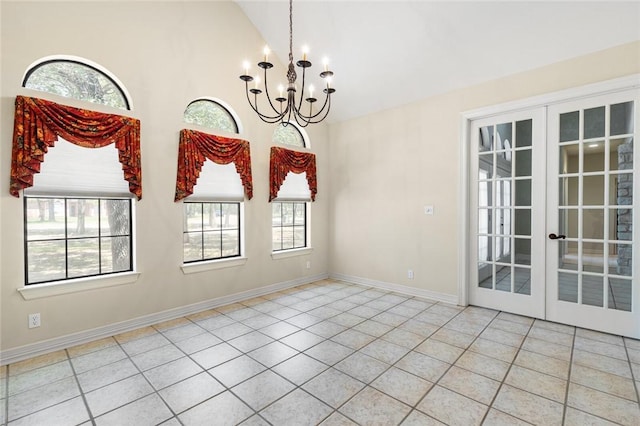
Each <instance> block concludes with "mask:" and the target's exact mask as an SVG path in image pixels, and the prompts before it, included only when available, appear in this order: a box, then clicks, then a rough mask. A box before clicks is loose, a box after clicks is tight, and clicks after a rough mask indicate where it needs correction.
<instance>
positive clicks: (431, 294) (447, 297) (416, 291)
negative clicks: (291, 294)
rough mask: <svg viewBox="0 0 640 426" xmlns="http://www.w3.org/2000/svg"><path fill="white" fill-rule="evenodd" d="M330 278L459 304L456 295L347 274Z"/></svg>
mask: <svg viewBox="0 0 640 426" xmlns="http://www.w3.org/2000/svg"><path fill="white" fill-rule="evenodd" d="M329 278H331V279H334V280H340V281H346V282H350V283H353V284H360V285H365V286H368V287H375V288H379V289H382V290H387V291H394V292H396V293H401V294H406V295H409V296H416V297H423V298H425V299H431V300H434V301H436V302H443V303H449V304H451V305H457V304H458V296H457V295H455V294H446V293H439V292H436V291H430V290H423V289H420V288H415V287H409V286H406V285H400V284H393V283H387V282H384V281H377V280H372V279H369V278H362V277H356V276H353V275H345V274H336V273H333V274H329Z"/></svg>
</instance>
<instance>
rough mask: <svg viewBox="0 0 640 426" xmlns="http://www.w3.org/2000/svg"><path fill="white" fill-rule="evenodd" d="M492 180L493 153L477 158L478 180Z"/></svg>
mask: <svg viewBox="0 0 640 426" xmlns="http://www.w3.org/2000/svg"><path fill="white" fill-rule="evenodd" d="M491 178H493V153H492V152H490V153H488V154H483V155H479V156H478V179H491Z"/></svg>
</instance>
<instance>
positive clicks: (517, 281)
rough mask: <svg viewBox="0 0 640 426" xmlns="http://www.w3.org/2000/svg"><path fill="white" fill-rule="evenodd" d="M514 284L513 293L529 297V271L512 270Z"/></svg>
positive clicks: (525, 269)
mask: <svg viewBox="0 0 640 426" xmlns="http://www.w3.org/2000/svg"><path fill="white" fill-rule="evenodd" d="M513 269H514V283H513V291H514V293H518V294H527V295H531V269H527V268H513Z"/></svg>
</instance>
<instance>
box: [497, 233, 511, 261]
mask: <svg viewBox="0 0 640 426" xmlns="http://www.w3.org/2000/svg"><path fill="white" fill-rule="evenodd" d="M510 246H511V238H509V237H502V238H501V237H496V261H498V262H502V263H511V247H510Z"/></svg>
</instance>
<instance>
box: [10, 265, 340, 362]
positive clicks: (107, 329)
mask: <svg viewBox="0 0 640 426" xmlns="http://www.w3.org/2000/svg"><path fill="white" fill-rule="evenodd" d="M328 277H329V275H328V274H319V275H313V276H306V277H301V278H296V279H294V280H291V281H284V282H281V283H276V284H271V285H267V286H264V287H260V288H257V289H254V290H248V291H243V292H240V293H234V294H231V295H228V296H223V297H218V298H216V299H210V300H205V301H203V302H198V303H194V304H191V305H187V306H182V307H179V308H173V309H168V310H166V311H162V312H156V313H154V314H150V315H145V316H142V317H138V318H134V319H131V320H127V321H122V322H118V323H115V324H109V325H106V326H102V327H97V328H93V329H90V330H85V331H81V332H78V333H73V334H68V335H66V336H61V337H55V338H53V339H48V340H43V341H41V342H37V343H31V344H28V345H24V346H19V347H17V348H11V349H6V350H3V351H0V365H7V364H11V363H14V362H18V361H22V360H25V359H28V358H33V357H35V356H38V355H43V354H46V353H49V352H53V351H57V350H61V349H66V348H70V347H72V346H76V345H81V344H83V343H88V342H91V341H94V340H98V339H102V338H104V337H109V336H114V335H116V334H120V333H125V332H127V331H131V330H135V329H137V328H142V327H147V326H150V325H153V324H157V323H159V322H163V321H169V320H172V319H176V318H181V317H184V316H186V315H191V314H195V313H197V312H201V311H205V310H207V309H212V308H216V307H218V306H224V305H228V304H231V303H236V302H241V301H243V300H248V299H252V298H254V297H258V296H262V295H265V294H269V293H274V292H276V291H280V290H285V289H288V288H291V287H296V286H299V285H303V284H310V283H313V282H316V281H320V280H324V279H327V278H328Z"/></svg>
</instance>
